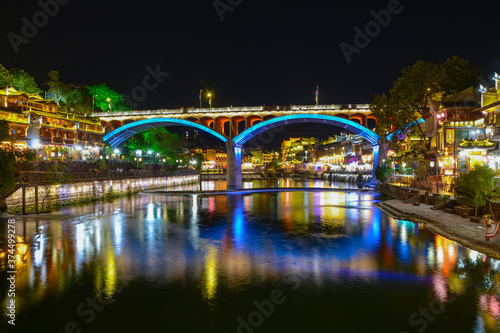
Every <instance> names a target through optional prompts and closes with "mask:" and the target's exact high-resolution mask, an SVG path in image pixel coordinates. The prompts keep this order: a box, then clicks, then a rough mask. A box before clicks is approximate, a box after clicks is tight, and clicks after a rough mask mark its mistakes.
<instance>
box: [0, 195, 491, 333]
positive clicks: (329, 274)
mask: <svg viewBox="0 0 500 333" xmlns="http://www.w3.org/2000/svg"><path fill="white" fill-rule="evenodd" d="M375 201H376V198H375V195H374V194H372V193H365V192H362V193H359V192H352V193H341V192H275V193H258V194H244V195H242V194H230V195H216V196H203V195H187V196H183V195H169V196H166V195H161V194H143V195H138V196H135V197H131V198H122V199H118V200H115V201H113V202H107V203H98V204H94V205H86V206H81V207H72V208H66V209H63V210H61V211H59V212H54V213H52V214H49V215H39V216H27V217H22V218H18V219H17V224H16V228H17V230H18V231H19V235H18V237H19V238H18V242H19V244H18V245H17V253H18V260H17V264H16V269H17V271H18V275H17V279H18V283H17V285H16V287H17V290H18V296H17V300H18V303H17V304H18V307H17V311H18V313H19V314H20V315H22V316H23V318H30V316H36V314H37V313H40V312H41V313H43V312H44V311H46V310H44V308H43V305H44V304H46V303H45V302H48V301H49V300H52V299H53V297H54V295H64V297H63V298H64V302H66V303H64V304H67V302H69V307H70V308H71V307H72V308H73V309H74V308H75V307H76V306H77V305H78V303H79V302H80V301H81V297H80V298H76V297H75V299H72V296H71V295H72V293H73V292H75V290H79V288H81V286H82V285H83V286H91V287H92V288H91V289H90V290H91V291H90V292H91V294H92V295H94V296H99V297H104V298H105V299H110V300H114V301H115V302H116V306H118V308H119V309H123V311H126V309H127V306H128V305H127V304H128V303H127V302H130V300H128V301H127V300H123V299H122V300H121V301H120V298H119V295H117V290H118V288H119V287H120V286H127V288H129V292H132V290H134V288H143V287H138V286H148V288H153V289H148V292H150V293H151V292H152V293H153V294H154V293H155V290H163V289H162V288H163V287H168V288H174V286H175V288H177V289H179V290H181V291H182V295H183V297H182V298H180V299H176V302H180V303H179V304H184V303H185V304H184V305H183V306H189V304H196V306H197V307H198V308H197V311H199V312H200V313H201V314H202V315H204V316H205V317H204V318H205V319H207V320H209V321H210V322H212V323H214V325H216V326H217V325H219V326H220V327H221V328H222V329H224V330H227V331H230V330H233V331H234V328H235V327H234V325H235V323H236V322H235V321H234V318H236V317H237V316H238V315H240V314H239V312H238V311H241V310H237V309H236V308H237V304H250V305H251V304H252V301H253V300H254V299H265V297H268V296H266V295H264V294H262V295H261V294H259V292H260V291H259V290H264V291H267V290H268V289H269V288H276V285H278V286H279V285H280V283H283V277H284V276H290V275H291V276H293V277H294V278H295V279H296V280H297V281H300V282H301V283H300V287H299V288H298V289H297V291H296V292H295V293H294V294H293V295H288V297H290V298H292V297H295V298H297V300H296V301H294V302H301V300H302V299H306V300H309V299H310V298H311V297H312V299H314V300H315V302H319V303H321V304H324V305H325V308H324V309H323V308H316V307H315V309H316V310H315V311H316V312H317V314H316V312H315V313H314V315H313V314H310V315H311V316H313V317H314V316H321V315H327V314H328V313H329V311H330V310H328V309H332V308H333V309H336V310H335V311H336V313H337V314H339V316H340V317H341V318H342V317H343V316H347V317H349V316H351V317H352V318H354V317H353V315H352V314H350V313H349V312H345V311H347V310H345V309H343V307H342V304H340V303H345V302H347V301H346V300H347V299H349V298H350V297H358V298H359V297H361V296H360V295H365V296H366V297H365V302H367V303H369V304H371V303H370V302H373V304H371V305H370V306H371V307H373V308H374V309H377V302H382V303H384V301H383V300H379V299H377V300H373V299H372V298H371V296H369V295H370V293H374V290H384V292H385V293H386V294H385V295H386V296H387V297H388V298H389V299H390V298H396V299H399V300H400V301H401V302H405V303H404V304H407V305H406V306H405V307H403V308H402V309H400V308H399V307H398V306H397V305H394V304H392V305H390V304H389V303H387V304H386V303H384V304H385V306H386V309H385V311H388V310H387V307H389V308H390V311H392V312H395V313H397V314H398V316H399V318H400V319H399V321H398V320H396V321H394V322H392V324H387V325H394V326H393V327H392V328H391V329H394V330H398V331H403V330H405V329H406V330H408V328H409V327H408V321H407V319H406V318H408V316H409V315H410V314H411V313H412V311H416V310H417V309H418V308H419V307H422V306H428V304H429V302H431V301H432V300H433V299H437V300H439V301H441V302H443V303H446V302H448V301H449V300H450V299H452V296H457V297H459V298H458V300H457V301H455V302H454V303H452V304H453V306H452V305H450V306H448V305H447V306H446V311H447V314H446V315H444V316H442V317H440V319H439V321H437V322H436V324H435V325H443V326H442V327H449V326H446V325H458V326H460V325H468V326H467V327H469V328H470V329H471V330H472V329H476V330H480V331H486V332H494V331H496V330H497V326H498V321H499V319H500V300H499V297H498V293H499V287H500V264H499V262H498V261H496V260H494V259H491V258H489V257H487V256H485V255H482V254H480V253H477V252H475V251H472V250H469V249H467V248H464V247H461V246H459V245H458V244H457V243H455V242H452V241H449V240H447V239H446V238H444V237H441V236H438V235H434V234H431V233H429V232H427V231H425V230H422V229H419V227H418V225H415V224H413V223H410V222H407V221H400V220H395V219H391V218H388V217H387V216H385V215H384V214H382V213H381V212H380V211H379V210H378V209H376V208H374V207H373V203H374V202H375ZM1 228H2V229H1V233H2V235H3V236H5V235H6V234H7V230H6V226H5V224H2V225H1ZM4 239H5V238H4ZM5 248H6V247H5V246H3V247H2V249H0V251H1V252H0V258H1V260H0V262H1V270H2V272H6V271H7V256H6V253H5ZM138 281H147V282H141V283H139V282H138ZM400 285H404V286H406V288H405V289H404V290H403V291H402V290H401V289H398V288H395V287H397V286H400ZM367 286H369V289H367V290H368V291H363V290H364V289H366V288H367ZM155 288H156V289H155ZM370 288H375V289H370ZM413 288H416V289H413ZM169 290H170V289H169ZM338 290H342V291H343V292H348V295H349V296H348V298H346V300H343V301H339V304H337V303H335V300H336V299H343V298H342V297H343V296H339V295H338V294H335V295H336V297H333V296H332V295H333V294H332V293H335V292H337V293H338V292H339V291H338ZM163 292H164V291H163ZM262 292H263V291H262ZM360 293H361V294H360ZM366 293H368V294H366ZM86 295H88V294H86ZM249 295H250V296H249ZM90 296H91V295H90ZM1 297H2V299H1V300H2V302H1V303H2V306H5V305H6V302H7V295H6V293H5V292H3V291H2V293H1ZM82 297H83V296H82ZM85 297H87V296H85ZM346 297H347V296H346ZM68 299H69V300H68ZM84 299H85V298H84ZM165 299H167V298H165ZM165 299H163V301H162V302H163V303H164V302H165ZM312 299H310V300H312ZM197 302H200V303H197ZM226 303H227V304H226ZM202 304H206V305H209V306H210V309H211V310H210V311H215V309H218V308H219V309H220V308H221V307H223V308H224V309H226V310H225V311H226V312H225V313H226V315H223V316H221V315H220V314H219V315H215V314H211V312H207V313H205V312H204V311H205V310H204V308H203V305H202ZM455 304H458V305H455ZM327 305H328V306H327ZM143 306H144V307H145V308H146V309H149V310H147V311H153V306H158V305H153V304H149V305H148V304H144V305H143ZM172 306H174V305H173V304H172ZM193 306H195V305H193ZM463 308H469V309H474V310H473V311H472V312H473V313H471V318H468V317H467V316H464V318H461V319H459V320H458V322H459V323H458V324H457V323H455V324H453V323H452V321H456V320H457V318H459V317H460V316H459V314H460V313H461V311H462V309H463ZM73 309H69V310H68V311H70V310H71V311H73V312H74V310H73ZM294 309H295V308H293V307H291V308H289V309H288V311H291V313H290V312H287V316H288V317H292V318H293V317H295V316H298V315H299V313H300V312H297V313H294V312H293V311H299V310H298V308H297V309H295V310H294ZM145 311H146V310H145ZM245 311H246V310H245ZM301 311H302V310H301ZM374 311H379V310H374ZM380 311H382V310H380ZM186 316H187V315H186ZM181 317H182V316H181ZM278 317H279V316H278ZM278 317H277V318H278ZM472 317H473V319H472ZM314 318H316V317H314ZM401 318H402V319H401ZM171 320H175V318H171ZM179 320H181V318H179ZM182 320H187V317H186V318H182ZM61 322H64V318H60V319H57V320H55V321H54V322H52V323H50V324H47V325H49V326H48V328H49V329H54V330H56V329H58V328H59V327H60V323H61ZM338 322H339V323H340V322H342V320H341V319H339V321H338ZM27 323H28V321H25V323H24V325H29V324H27ZM58 324H59V326H58ZM359 325H362V321H361V322H360V323H359ZM367 325H368V324H367ZM384 325H385V324H384ZM405 325H406V326H405ZM219 326H217V327H219ZM292 326H293V325H292ZM436 327H437V326H436ZM214 330H215V329H214ZM207 331H210V330H207Z"/></svg>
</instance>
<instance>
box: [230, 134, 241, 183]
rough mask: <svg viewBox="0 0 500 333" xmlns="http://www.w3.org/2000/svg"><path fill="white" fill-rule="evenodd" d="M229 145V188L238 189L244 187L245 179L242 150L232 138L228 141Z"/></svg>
mask: <svg viewBox="0 0 500 333" xmlns="http://www.w3.org/2000/svg"><path fill="white" fill-rule="evenodd" d="M226 147H227V176H226V177H227V178H226V180H227V189H228V190H238V189H241V188H243V180H242V176H241V150H242V148H240V147H237V146H236V145H235V144H234V142H233V140H232V139H229V140H228V141H227V143H226Z"/></svg>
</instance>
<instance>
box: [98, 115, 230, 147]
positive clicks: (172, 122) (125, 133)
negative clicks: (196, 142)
mask: <svg viewBox="0 0 500 333" xmlns="http://www.w3.org/2000/svg"><path fill="white" fill-rule="evenodd" d="M164 126H188V127H194V128H196V129H199V130H201V131H205V132H207V133H209V134H211V135H213V136H215V137H216V138H218V139H220V140H222V141H223V142H224V143H226V142H227V138H226V137H225V136H223V135H221V134H219V133H217V132H216V131H214V130H213V129H211V128H208V127H206V126H203V125H200V124H197V123H194V122H192V121H187V120H182V119H173V118H154V119H145V120H140V121H136V122H133V123H129V124H127V125H124V126H121V127H119V128H117V129H115V130H114V131H112V132H110V133H108V134H107V135H106V136H105V137H104V142H107V143H108V144H110V145H111V146H112V147H118V146H119V145H120V144H121V143H122V142H123V141H125V140H127V139H128V138H130V137H131V136H133V135H135V134H137V133H140V132H142V131H145V130H148V129H151V128H155V127H164Z"/></svg>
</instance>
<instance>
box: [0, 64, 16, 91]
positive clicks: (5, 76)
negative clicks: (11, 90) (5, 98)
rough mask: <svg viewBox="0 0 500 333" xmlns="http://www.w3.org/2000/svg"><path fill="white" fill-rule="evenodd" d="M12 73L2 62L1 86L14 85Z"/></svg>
mask: <svg viewBox="0 0 500 333" xmlns="http://www.w3.org/2000/svg"><path fill="white" fill-rule="evenodd" d="M12 80H13V79H12V74H10V72H9V71H8V70H7V68H5V67H3V66H2V65H1V64H0V87H6V86H11V85H12Z"/></svg>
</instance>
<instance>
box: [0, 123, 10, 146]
mask: <svg viewBox="0 0 500 333" xmlns="http://www.w3.org/2000/svg"><path fill="white" fill-rule="evenodd" d="M9 132H10V126H9V122H8V121H7V120H3V119H0V142H5V141H12V137H11V136H10V134H9Z"/></svg>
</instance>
